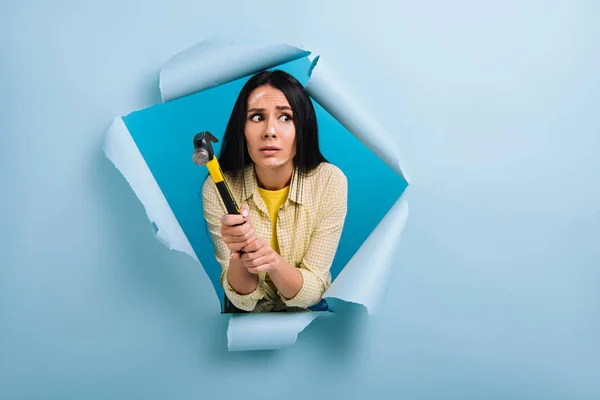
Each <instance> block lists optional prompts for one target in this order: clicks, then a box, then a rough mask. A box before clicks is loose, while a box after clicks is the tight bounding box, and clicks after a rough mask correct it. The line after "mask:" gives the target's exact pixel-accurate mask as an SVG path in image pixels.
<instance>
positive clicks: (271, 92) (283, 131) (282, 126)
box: [245, 86, 296, 168]
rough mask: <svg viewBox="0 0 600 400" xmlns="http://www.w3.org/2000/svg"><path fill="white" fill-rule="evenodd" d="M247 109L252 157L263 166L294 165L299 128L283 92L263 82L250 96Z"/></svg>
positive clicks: (247, 138) (247, 134) (248, 137)
mask: <svg viewBox="0 0 600 400" xmlns="http://www.w3.org/2000/svg"><path fill="white" fill-rule="evenodd" d="M247 109H248V112H247V114H246V128H245V135H246V142H247V143H248V153H250V158H252V161H254V163H255V164H257V165H258V166H260V167H263V168H278V167H283V166H285V165H290V166H291V165H292V160H293V158H294V156H295V155H296V128H295V126H294V113H293V111H292V108H291V107H290V104H289V103H288V101H287V99H286V97H285V95H284V94H283V92H282V91H280V90H279V89H275V88H274V87H272V86H259V87H257V88H256V89H254V90H253V91H252V92H251V93H250V95H249V96H248V107H247Z"/></svg>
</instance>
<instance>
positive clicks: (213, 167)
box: [192, 131, 240, 214]
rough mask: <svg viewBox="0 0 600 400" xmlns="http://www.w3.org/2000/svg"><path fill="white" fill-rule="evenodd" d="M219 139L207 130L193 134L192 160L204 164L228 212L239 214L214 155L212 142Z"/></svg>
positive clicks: (200, 164)
mask: <svg viewBox="0 0 600 400" xmlns="http://www.w3.org/2000/svg"><path fill="white" fill-rule="evenodd" d="M218 141H219V140H218V139H217V138H216V137H214V136H213V135H212V133H210V132H208V131H204V132H200V133H198V134H196V136H194V154H193V155H192V160H193V161H194V163H195V164H197V165H199V166H203V165H206V168H208V172H209V173H210V176H211V177H212V180H213V182H214V183H215V185H217V189H218V190H219V194H220V195H221V199H223V203H225V208H227V213H228V214H239V213H240V209H239V208H238V206H237V204H236V202H235V200H234V199H233V196H232V195H231V191H230V190H229V186H227V182H226V181H225V178H224V177H223V171H221V167H220V166H219V161H218V160H217V157H215V153H214V151H213V148H212V142H215V143H216V142H218Z"/></svg>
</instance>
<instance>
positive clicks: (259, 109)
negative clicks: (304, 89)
mask: <svg viewBox="0 0 600 400" xmlns="http://www.w3.org/2000/svg"><path fill="white" fill-rule="evenodd" d="M275 108H276V109H278V110H290V111H292V107H290V106H277V107H275ZM257 111H258V112H263V111H265V109H264V108H251V109H249V110H248V112H249V113H250V112H257Z"/></svg>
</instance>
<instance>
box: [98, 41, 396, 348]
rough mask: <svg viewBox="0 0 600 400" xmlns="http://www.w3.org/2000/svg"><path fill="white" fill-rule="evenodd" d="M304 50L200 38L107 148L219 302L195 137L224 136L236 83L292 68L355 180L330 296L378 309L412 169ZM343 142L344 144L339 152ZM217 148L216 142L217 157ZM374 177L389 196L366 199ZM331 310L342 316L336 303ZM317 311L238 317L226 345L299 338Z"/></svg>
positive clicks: (119, 123) (120, 124)
mask: <svg viewBox="0 0 600 400" xmlns="http://www.w3.org/2000/svg"><path fill="white" fill-rule="evenodd" d="M257 49H259V50H260V52H257ZM307 54H308V52H307V51H305V50H302V49H300V48H298V47H294V46H289V45H287V44H273V45H260V46H251V45H239V44H234V43H233V42H231V41H210V40H209V41H204V42H201V43H199V44H198V45H196V46H193V47H192V48H190V49H188V50H186V51H184V52H182V53H180V54H177V55H175V56H174V57H173V58H172V59H171V60H170V61H169V62H168V63H167V64H166V65H165V66H164V67H163V69H162V71H161V80H160V81H161V83H160V86H161V93H162V97H163V99H164V100H165V102H164V103H163V104H158V105H155V106H153V107H150V108H148V109H144V110H140V111H136V112H133V113H131V114H129V115H127V116H124V117H118V118H116V119H115V121H114V122H113V125H112V126H111V128H110V129H109V132H108V133H107V136H106V141H105V146H104V151H105V153H106V156H107V157H108V158H109V159H110V160H111V161H112V162H113V163H114V165H115V166H116V167H117V168H118V169H119V170H120V171H121V173H122V174H123V176H124V177H125V178H126V179H127V181H128V182H129V184H130V185H131V187H132V189H133V190H134V192H135V193H136V195H137V196H138V198H139V199H140V201H141V202H142V204H143V205H144V207H145V209H146V212H147V214H148V218H149V220H150V221H151V226H152V230H153V231H155V236H156V237H157V239H159V240H160V241H161V242H162V243H164V244H165V245H166V246H167V247H168V248H170V249H174V250H178V251H183V252H185V253H186V254H188V255H190V256H191V257H193V258H194V259H196V260H198V261H199V262H200V263H201V265H202V267H203V268H204V270H205V271H206V273H207V276H208V278H209V279H210V280H211V282H212V283H213V287H214V289H215V295H216V296H217V297H218V298H219V300H220V301H222V299H223V293H222V288H221V287H220V284H219V280H218V276H219V272H220V271H219V266H218V263H216V260H214V255H213V253H212V243H211V242H210V239H209V236H208V235H207V232H206V231H205V230H204V229H203V228H202V227H205V224H204V221H203V218H202V212H201V210H202V205H201V196H200V188H201V185H202V182H203V178H204V177H206V175H207V174H206V173H205V172H204V171H200V170H199V169H198V167H197V166H195V165H193V164H192V162H191V157H190V155H191V146H192V143H191V139H192V137H193V135H194V134H195V133H197V132H200V131H205V130H208V131H211V132H213V133H221V134H222V132H223V131H224V127H225V125H226V122H227V119H228V117H229V113H230V112H231V108H232V106H233V102H234V101H235V99H236V98H237V94H238V93H239V90H240V89H241V87H242V86H243V84H244V83H245V81H246V80H247V79H248V77H249V76H251V75H253V74H254V73H255V72H258V71H259V70H262V69H265V68H274V67H276V68H281V69H284V70H286V71H287V72H289V73H292V75H294V76H295V77H296V78H297V79H298V80H300V81H301V83H302V84H304V85H305V87H306V89H307V92H308V93H309V94H310V95H311V97H312V98H313V100H314V101H315V108H316V110H317V113H318V120H319V131H320V137H319V140H320V142H322V145H321V148H322V151H323V152H324V154H325V155H326V157H327V158H329V159H330V160H331V161H332V163H333V164H335V165H338V166H340V168H341V169H342V170H343V171H344V172H345V174H346V175H347V177H348V181H349V214H348V218H347V223H346V226H345V228H344V233H343V235H342V239H341V241H340V247H339V248H338V253H337V254H336V260H335V261H334V265H333V266H332V276H333V277H334V279H333V283H332V285H331V287H330V288H329V290H328V291H327V292H326V293H325V296H324V297H326V298H328V299H336V300H340V301H345V302H352V303H357V304H361V305H363V306H364V307H365V308H366V309H367V310H368V311H369V312H373V310H375V309H376V307H377V305H378V304H379V303H380V302H381V300H382V297H383V295H384V293H385V282H387V280H388V278H389V274H390V273H391V267H392V262H391V261H392V259H391V255H392V251H393V249H394V248H395V247H396V245H397V243H398V241H399V239H400V235H401V233H402V230H403V229H404V226H405V222H406V218H407V215H408V206H407V203H406V201H405V199H404V197H402V193H403V192H404V189H405V188H406V186H407V182H406V179H405V176H406V174H405V173H404V171H403V170H402V169H401V163H400V159H399V156H398V154H397V153H398V151H397V149H396V148H395V147H394V143H393V141H391V140H390V137H389V135H388V134H387V132H385V130H384V129H383V127H381V126H380V124H378V123H377V121H376V120H375V119H373V118H370V117H369V116H367V115H363V114H362V113H361V112H357V110H360V104H359V102H357V101H356V100H355V99H353V97H352V96H351V95H350V93H348V92H349V91H348V90H347V89H346V90H345V89H343V88H344V85H341V84H340V83H339V82H335V80H334V79H333V78H332V76H333V74H331V73H328V71H327V68H326V66H325V65H324V64H323V60H321V59H320V58H315V59H313V60H312V61H311V60H309V59H308V56H307ZM250 55H251V56H250ZM232 65H234V66H235V68H234V67H232ZM340 143H343V148H344V149H345V150H346V151H339V149H340ZM219 145H220V143H217V146H215V152H217V154H218V150H219V147H220V146H219ZM356 154H359V155H360V157H361V159H364V160H365V163H366V164H367V165H370V166H371V168H372V171H365V168H362V167H361V165H357V163H356V162H354V159H353V158H352V155H356ZM373 171H375V172H376V173H375V174H373ZM369 174H370V175H369ZM367 175H368V176H367ZM174 177H176V179H175V178H174ZM368 179H380V181H378V182H372V181H371V182H370V183H371V184H379V185H382V186H384V187H386V190H385V191H384V192H385V193H382V194H381V196H376V197H377V198H375V199H373V198H366V197H365V196H364V190H363V189H362V186H361V185H362V184H363V183H364V182H365V181H366V180H368ZM361 182H362V183H361ZM373 204H375V206H373ZM369 206H371V207H372V208H371V209H370V212H369V213H363V215H362V219H358V218H356V216H357V210H361V209H369ZM365 264H368V265H369V275H368V277H365V275H364V274H362V272H363V271H364V267H365ZM327 314H328V315H333V316H334V317H335V310H334V313H333V314H331V313H327ZM319 315H321V314H319V313H272V314H268V315H262V314H247V315H244V316H243V318H241V317H240V316H239V315H234V316H231V317H230V324H229V327H228V343H229V349H230V350H232V351H233V350H260V349H275V348H281V347H285V346H289V345H292V344H293V343H295V341H296V337H297V335H298V333H299V332H301V331H302V330H303V329H304V328H305V327H306V326H307V325H308V324H310V323H311V322H312V321H313V320H314V318H317V317H318V316H319ZM250 332H253V335H249V333H250ZM257 332H258V333H260V334H261V335H262V338H263V339H261V340H260V341H257V340H256V338H254V337H251V336H256V333H257Z"/></svg>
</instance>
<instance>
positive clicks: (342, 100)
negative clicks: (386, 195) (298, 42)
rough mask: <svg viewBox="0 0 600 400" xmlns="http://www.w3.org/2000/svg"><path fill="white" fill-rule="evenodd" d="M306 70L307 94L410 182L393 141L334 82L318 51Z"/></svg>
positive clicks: (384, 130)
mask: <svg viewBox="0 0 600 400" xmlns="http://www.w3.org/2000/svg"><path fill="white" fill-rule="evenodd" d="M310 58H312V57H309V59H310ZM308 74H309V76H310V79H309V80H308V82H307V83H306V87H305V88H306V91H307V92H308V93H309V94H310V96H311V97H312V98H313V99H314V100H315V101H316V102H317V103H319V104H320V105H321V107H323V108H324V109H325V110H327V112H329V113H330V114H331V115H332V116H333V117H334V118H335V119H337V120H338V122H340V124H342V125H343V126H344V127H345V128H346V129H347V130H348V131H349V132H350V133H352V134H353V135H354V136H355V137H356V138H357V139H358V140H360V141H361V142H362V143H363V144H364V145H365V146H367V148H369V149H370V150H371V151H372V152H373V153H375V154H376V155H377V157H379V158H380V159H381V160H382V161H383V162H385V163H386V164H387V165H388V166H389V167H390V168H391V169H392V170H393V171H394V172H396V173H397V174H398V175H400V176H401V177H402V179H404V180H405V181H406V183H410V181H409V178H408V176H407V174H406V172H405V171H404V170H403V169H402V165H401V164H402V163H401V159H400V154H399V149H398V145H397V144H396V142H394V141H393V140H392V139H391V137H390V135H389V133H388V132H387V131H386V129H385V128H384V127H383V126H382V125H381V124H380V123H379V121H377V119H375V118H373V117H372V116H371V115H370V114H369V113H366V112H365V111H364V110H365V107H364V106H362V105H361V103H362V102H360V101H359V100H358V99H356V98H355V97H354V96H352V95H350V93H349V92H348V90H346V89H344V86H343V85H341V84H340V83H339V82H337V80H336V79H335V78H334V77H335V76H336V74H335V73H333V72H332V70H331V67H330V66H329V65H328V64H327V62H326V61H325V60H323V59H322V57H321V56H320V55H319V56H316V57H314V58H313V59H312V62H311V65H310V68H309V70H308Z"/></svg>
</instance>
